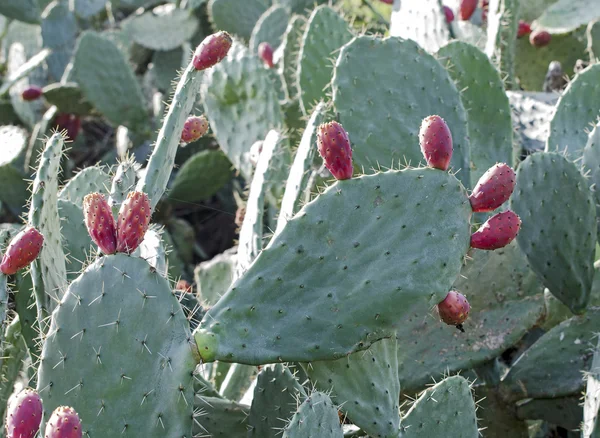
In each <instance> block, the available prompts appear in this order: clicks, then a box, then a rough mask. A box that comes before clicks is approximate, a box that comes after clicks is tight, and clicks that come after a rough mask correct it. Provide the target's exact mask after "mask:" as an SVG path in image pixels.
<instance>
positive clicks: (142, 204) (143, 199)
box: [117, 192, 151, 254]
mask: <svg viewBox="0 0 600 438" xmlns="http://www.w3.org/2000/svg"><path fill="white" fill-rule="evenodd" d="M150 217H151V209H150V200H149V199H148V195H146V194H145V193H142V192H130V193H129V194H128V195H127V199H126V200H125V201H124V202H123V204H121V209H120V210H119V217H118V219H117V252H126V253H128V254H131V253H132V252H133V251H135V250H136V248H137V247H138V246H139V245H140V243H142V240H144V235H145V234H146V231H147V230H148V226H149V225H150Z"/></svg>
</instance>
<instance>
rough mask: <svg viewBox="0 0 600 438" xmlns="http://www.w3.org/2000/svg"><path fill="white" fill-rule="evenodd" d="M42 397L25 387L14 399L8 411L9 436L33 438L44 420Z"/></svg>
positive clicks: (7, 433)
mask: <svg viewBox="0 0 600 438" xmlns="http://www.w3.org/2000/svg"><path fill="white" fill-rule="evenodd" d="M42 410H43V407H42V399H41V398H40V396H39V394H38V393H37V392H35V391H34V390H32V389H29V388H25V389H23V390H22V391H21V392H19V393H18V394H17V395H16V396H15V398H13V399H12V401H11V402H10V404H9V406H8V410H7V411H6V435H7V438H33V437H34V436H35V435H36V434H37V432H38V429H39V428H40V423H41V421H42Z"/></svg>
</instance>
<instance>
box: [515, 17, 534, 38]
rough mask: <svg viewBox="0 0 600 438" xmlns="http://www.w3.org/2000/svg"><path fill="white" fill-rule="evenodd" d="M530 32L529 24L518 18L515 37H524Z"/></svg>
mask: <svg viewBox="0 0 600 438" xmlns="http://www.w3.org/2000/svg"><path fill="white" fill-rule="evenodd" d="M530 33H531V25H530V24H529V23H527V22H525V21H523V20H519V28H518V30H517V38H521V37H524V36H525V35H529V34H530Z"/></svg>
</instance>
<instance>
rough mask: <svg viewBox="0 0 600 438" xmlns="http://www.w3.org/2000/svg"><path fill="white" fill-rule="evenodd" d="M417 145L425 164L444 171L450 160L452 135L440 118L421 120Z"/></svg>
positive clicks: (430, 117)
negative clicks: (419, 146)
mask: <svg viewBox="0 0 600 438" xmlns="http://www.w3.org/2000/svg"><path fill="white" fill-rule="evenodd" d="M419 144H420V145H421V152H422V153H423V156H424V157H425V160H426V161H427V164H428V165H429V166H431V167H434V168H436V169H441V170H446V169H448V166H449V165H450V160H451V159H452V133H451V132H450V129H449V128H448V125H446V122H445V121H444V119H442V118H441V117H440V116H429V117H426V118H425V119H423V122H422V123H421V130H420V131H419Z"/></svg>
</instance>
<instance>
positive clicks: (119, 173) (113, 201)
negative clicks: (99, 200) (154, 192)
mask: <svg viewBox="0 0 600 438" xmlns="http://www.w3.org/2000/svg"><path fill="white" fill-rule="evenodd" d="M138 167H139V165H138V164H136V162H135V160H133V159H132V158H126V159H124V160H123V161H121V162H120V163H119V166H118V167H117V170H116V171H115V176H114V177H113V180H112V185H111V188H110V198H109V199H108V203H109V204H110V206H111V207H112V209H113V213H118V211H119V208H120V206H121V203H122V202H123V201H124V200H125V199H127V194H128V193H129V192H131V191H133V190H134V188H135V179H136V170H137V168H138Z"/></svg>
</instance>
